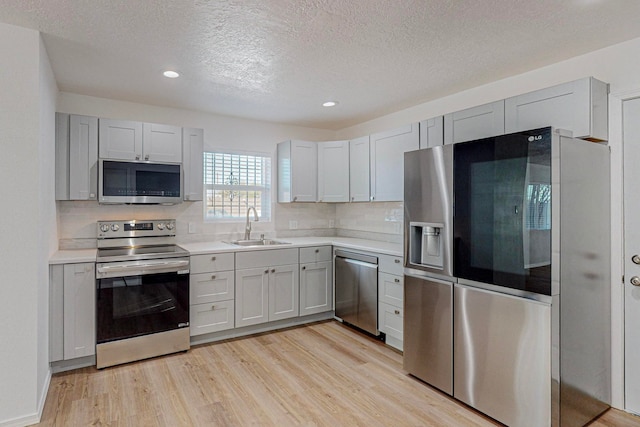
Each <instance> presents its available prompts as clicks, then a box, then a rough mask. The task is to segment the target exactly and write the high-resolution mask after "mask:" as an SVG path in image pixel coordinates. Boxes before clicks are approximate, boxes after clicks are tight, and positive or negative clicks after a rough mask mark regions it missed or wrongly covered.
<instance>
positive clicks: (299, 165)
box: [291, 141, 318, 202]
mask: <svg viewBox="0 0 640 427" xmlns="http://www.w3.org/2000/svg"><path fill="white" fill-rule="evenodd" d="M291 195H292V199H291V201H293V202H315V201H316V200H317V199H318V147H317V145H316V143H315V142H307V141H291Z"/></svg>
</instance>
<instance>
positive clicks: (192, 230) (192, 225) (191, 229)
mask: <svg viewBox="0 0 640 427" xmlns="http://www.w3.org/2000/svg"><path fill="white" fill-rule="evenodd" d="M195 232H196V223H195V222H190V223H189V234H194V233H195Z"/></svg>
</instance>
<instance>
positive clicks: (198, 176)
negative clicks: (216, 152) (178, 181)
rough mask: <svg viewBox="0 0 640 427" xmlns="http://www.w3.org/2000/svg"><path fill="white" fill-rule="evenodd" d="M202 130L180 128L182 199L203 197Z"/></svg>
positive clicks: (199, 198)
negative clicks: (182, 174) (182, 173)
mask: <svg viewBox="0 0 640 427" xmlns="http://www.w3.org/2000/svg"><path fill="white" fill-rule="evenodd" d="M203 153H204V131H203V130H202V129H192V128H184V129H183V130H182V169H183V172H184V200H186V201H190V202H193V201H200V200H202V198H203V185H204V183H203V181H202V179H203V177H202V174H203V169H204V159H203V155H204V154H203Z"/></svg>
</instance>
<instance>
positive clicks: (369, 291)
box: [335, 249, 380, 335]
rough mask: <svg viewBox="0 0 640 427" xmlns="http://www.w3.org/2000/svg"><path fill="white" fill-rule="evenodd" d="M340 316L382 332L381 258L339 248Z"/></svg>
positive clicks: (336, 251)
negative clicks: (379, 280)
mask: <svg viewBox="0 0 640 427" xmlns="http://www.w3.org/2000/svg"><path fill="white" fill-rule="evenodd" d="M335 269H336V277H335V287H336V317H337V318H338V319H340V320H342V322H344V323H348V324H350V325H353V326H356V327H358V328H360V329H362V330H364V331H366V332H369V333H370V334H373V335H380V331H378V258H377V257H375V256H370V255H364V254H359V253H355V252H348V251H344V250H341V249H336V250H335Z"/></svg>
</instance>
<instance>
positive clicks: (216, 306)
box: [189, 252, 235, 336]
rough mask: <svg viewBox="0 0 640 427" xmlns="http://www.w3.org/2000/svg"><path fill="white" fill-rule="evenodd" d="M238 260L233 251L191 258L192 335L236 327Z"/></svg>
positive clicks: (190, 313) (190, 320) (190, 322)
mask: <svg viewBox="0 0 640 427" xmlns="http://www.w3.org/2000/svg"><path fill="white" fill-rule="evenodd" d="M234 268H235V259H234V254H233V253H232V252H226V253H216V254H210V255H193V256H191V275H190V277H189V304H190V306H189V330H190V334H191V336H196V335H202V334H207V333H211V332H218V331H224V330H227V329H232V328H233V327H234V326H235V322H234V319H235V274H234Z"/></svg>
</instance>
